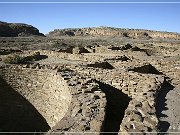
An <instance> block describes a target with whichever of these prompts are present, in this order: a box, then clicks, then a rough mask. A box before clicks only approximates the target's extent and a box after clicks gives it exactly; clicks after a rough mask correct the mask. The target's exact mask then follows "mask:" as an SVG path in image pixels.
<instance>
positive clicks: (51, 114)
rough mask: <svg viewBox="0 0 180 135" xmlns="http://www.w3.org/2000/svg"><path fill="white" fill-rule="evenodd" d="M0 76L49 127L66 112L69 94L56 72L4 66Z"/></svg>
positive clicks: (69, 98) (0, 70)
mask: <svg viewBox="0 0 180 135" xmlns="http://www.w3.org/2000/svg"><path fill="white" fill-rule="evenodd" d="M0 76H1V77H2V78H3V79H4V80H6V82H7V83H8V84H9V85H10V86H11V87H12V88H13V89H14V90H15V91H17V92H18V93H19V94H20V95H22V96H23V97H25V98H26V99H27V100H28V101H29V102H30V103H31V104H32V105H33V106H34V107H35V108H36V109H37V110H38V112H39V113H40V114H41V115H42V116H43V117H44V118H45V119H46V121H47V123H48V124H49V126H50V127H53V126H55V124H56V123H57V122H58V121H59V120H60V119H62V118H63V116H64V115H65V113H66V112H67V110H68V106H69V104H70V102H71V94H70V91H69V89H68V86H67V84H66V82H65V80H64V79H63V78H62V77H61V76H60V75H59V74H57V73H56V71H53V70H48V69H43V70H41V69H31V68H23V67H22V66H20V67H18V66H7V65H6V66H4V67H1V68H0ZM7 90H8V89H7ZM7 100H8V99H7ZM12 113H13V112H12Z"/></svg>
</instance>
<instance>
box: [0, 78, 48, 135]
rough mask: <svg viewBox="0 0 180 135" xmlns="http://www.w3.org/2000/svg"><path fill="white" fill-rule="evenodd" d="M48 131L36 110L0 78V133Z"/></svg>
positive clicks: (46, 125) (45, 123)
mask: <svg viewBox="0 0 180 135" xmlns="http://www.w3.org/2000/svg"><path fill="white" fill-rule="evenodd" d="M49 129H50V127H49V125H48V124H47V122H46V120H45V119H44V118H43V117H42V115H41V114H40V113H39V112H38V111H37V110H36V108H35V107H34V106H33V105H32V104H31V103H30V102H28V101H27V100H26V99H25V98H24V97H23V96H21V95H20V94H19V93H17V92H16V91H15V90H14V89H13V88H12V87H11V86H10V85H8V84H7V82H6V81H5V80H4V79H2V78H1V77H0V132H46V131H48V130H49ZM32 134H35V133H32Z"/></svg>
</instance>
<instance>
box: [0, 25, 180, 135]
mask: <svg viewBox="0 0 180 135" xmlns="http://www.w3.org/2000/svg"><path fill="white" fill-rule="evenodd" d="M179 104H180V34H178V33H172V32H159V31H151V30H137V29H120V28H111V27H96V28H77V29H57V30H54V31H51V32H49V34H47V35H43V34H42V33H39V31H38V30H37V29H36V28H35V27H33V26H31V25H26V24H11V23H5V22H0V132H33V133H32V134H36V133H37V134H42V133H38V132H44V133H43V134H54V133H57V132H58V133H59V134H72V133H75V132H76V134H80V132H84V134H105V133H107V132H108V133H109V134H121V133H124V134H133V133H134V132H135V133H139V132H140V133H142V134H145V133H147V132H151V133H154V134H158V133H159V132H162V133H164V134H165V133H166V134H168V132H180V114H179V112H180V106H179ZM100 132H101V133H100ZM169 134H170V133H169Z"/></svg>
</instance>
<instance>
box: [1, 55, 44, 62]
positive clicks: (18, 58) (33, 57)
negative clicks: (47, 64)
mask: <svg viewBox="0 0 180 135" xmlns="http://www.w3.org/2000/svg"><path fill="white" fill-rule="evenodd" d="M40 56H41V55H40V52H35V53H34V54H32V55H30V56H26V57H22V56H19V55H10V56H7V57H6V58H5V59H4V60H3V61H4V62H5V63H9V64H23V63H27V62H31V61H35V60H39V59H40Z"/></svg>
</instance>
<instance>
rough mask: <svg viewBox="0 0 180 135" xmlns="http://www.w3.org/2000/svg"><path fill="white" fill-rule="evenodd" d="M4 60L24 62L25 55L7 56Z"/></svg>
mask: <svg viewBox="0 0 180 135" xmlns="http://www.w3.org/2000/svg"><path fill="white" fill-rule="evenodd" d="M3 61H4V62H5V63H9V64H18V63H22V62H23V57H20V56H19V55H10V56H7V57H6V58H5V59H4V60H3Z"/></svg>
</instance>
